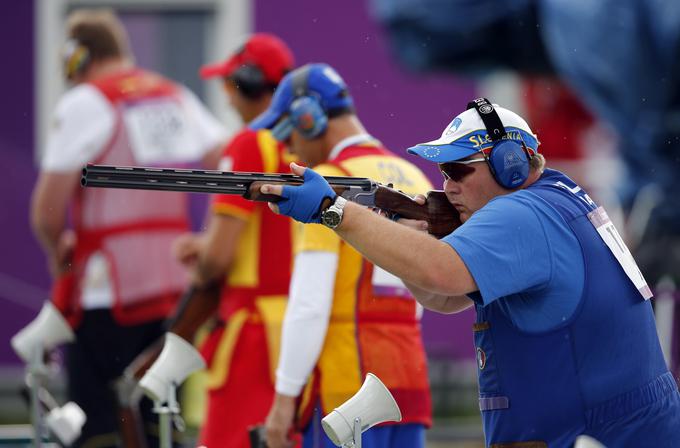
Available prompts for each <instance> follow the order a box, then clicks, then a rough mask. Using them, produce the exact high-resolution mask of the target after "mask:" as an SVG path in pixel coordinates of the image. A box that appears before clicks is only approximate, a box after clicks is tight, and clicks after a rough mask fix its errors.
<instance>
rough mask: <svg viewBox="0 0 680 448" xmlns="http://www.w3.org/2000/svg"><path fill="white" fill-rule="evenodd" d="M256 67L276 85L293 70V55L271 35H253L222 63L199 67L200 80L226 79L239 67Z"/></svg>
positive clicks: (279, 40) (281, 42)
mask: <svg viewBox="0 0 680 448" xmlns="http://www.w3.org/2000/svg"><path fill="white" fill-rule="evenodd" d="M246 64H252V65H256V66H257V67H258V68H259V69H260V70H262V73H263V74H264V76H265V78H266V79H267V81H269V82H271V83H273V84H278V83H279V81H281V78H283V76H284V75H285V74H286V73H288V72H289V71H290V70H292V69H293V65H294V64H295V62H294V61H293V54H292V53H291V51H290V49H289V48H288V46H287V45H286V44H285V43H283V41H282V40H281V39H279V38H278V37H276V36H274V35H273V34H266V33H258V34H253V35H252V36H251V37H250V39H248V41H246V43H245V44H244V45H243V47H241V49H240V50H239V51H237V52H236V53H234V54H233V55H232V56H231V57H230V58H229V59H227V60H226V61H224V62H217V63H215V64H209V65H204V66H203V67H201V72H200V73H201V77H202V78H204V79H205V78H212V77H214V76H222V77H228V76H230V75H231V74H232V73H234V71H236V69H238V68H239V67H241V66H243V65H246Z"/></svg>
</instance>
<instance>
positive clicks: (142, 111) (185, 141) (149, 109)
mask: <svg viewBox="0 0 680 448" xmlns="http://www.w3.org/2000/svg"><path fill="white" fill-rule="evenodd" d="M123 119H124V121H125V126H126V129H127V131H128V136H129V139H130V146H131V148H132V152H133V154H134V156H135V159H136V160H137V161H138V162H139V163H140V164H142V165H153V164H156V163H171V162H190V161H194V160H196V158H197V156H196V154H194V153H193V152H194V151H192V148H196V147H197V146H198V145H197V144H196V141H195V139H194V138H193V136H192V135H191V127H190V126H189V125H188V123H187V116H186V114H185V113H184V111H183V109H182V106H181V105H180V104H179V103H178V102H177V101H176V100H174V99H169V98H163V99H158V100H146V101H143V102H140V103H137V104H134V105H132V106H129V107H128V108H126V109H125V110H124V112H123Z"/></svg>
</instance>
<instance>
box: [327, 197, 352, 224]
mask: <svg viewBox="0 0 680 448" xmlns="http://www.w3.org/2000/svg"><path fill="white" fill-rule="evenodd" d="M345 204H347V199H345V198H343V197H342V196H337V197H336V198H335V202H333V204H331V206H330V207H328V208H327V209H326V210H324V211H322V212H321V224H323V225H324V226H326V227H328V228H330V229H335V228H336V227H338V226H339V225H340V223H341V222H342V214H343V210H344V208H345Z"/></svg>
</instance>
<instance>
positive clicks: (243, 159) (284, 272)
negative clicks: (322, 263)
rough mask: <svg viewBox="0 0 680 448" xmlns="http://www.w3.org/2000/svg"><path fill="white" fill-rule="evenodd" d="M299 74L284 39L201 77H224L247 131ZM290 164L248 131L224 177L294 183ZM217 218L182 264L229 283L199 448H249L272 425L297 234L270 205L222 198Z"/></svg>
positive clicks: (188, 238) (204, 279)
mask: <svg viewBox="0 0 680 448" xmlns="http://www.w3.org/2000/svg"><path fill="white" fill-rule="evenodd" d="M292 68H293V56H292V54H291V52H290V50H289V49H288V47H287V46H286V45H285V44H284V43H283V42H282V41H281V40H280V39H278V38H277V37H275V36H273V35H270V34H254V35H253V36H252V37H250V38H249V39H248V40H247V42H246V43H245V44H244V45H243V46H242V48H240V49H239V50H238V51H236V52H235V53H234V54H233V55H232V56H231V57H230V58H229V59H228V60H227V61H225V62H223V63H218V64H214V65H210V66H206V67H204V68H203V69H202V70H201V74H202V76H203V77H213V76H220V77H222V79H223V81H224V88H225V91H226V93H227V96H228V97H229V100H230V102H231V104H232V106H233V107H234V109H235V110H236V111H237V112H238V113H239V115H240V116H241V118H242V119H243V121H244V122H246V123H247V122H249V121H251V120H252V119H253V118H255V117H256V116H257V115H258V114H259V113H261V112H262V111H264V110H266V109H267V107H268V106H269V103H270V101H271V98H272V94H273V92H274V89H275V88H276V86H277V85H278V83H279V81H280V80H281V78H282V77H283V76H284V75H285V74H286V73H287V72H288V71H290V70H291V69H292ZM291 160H293V158H292V156H291V155H290V154H289V153H288V152H287V150H286V148H285V146H284V145H283V144H281V143H278V142H277V141H276V140H274V138H273V137H272V136H271V133H270V132H269V131H267V130H258V131H255V130H252V129H250V128H244V129H243V130H241V131H240V132H238V134H237V135H236V136H235V137H234V138H233V139H232V140H231V141H230V142H229V143H228V144H227V146H226V148H225V149H224V152H223V156H222V160H221V163H220V169H222V170H227V171H251V172H265V173H288V172H290V168H289V164H290V162H291ZM211 209H212V215H211V216H210V218H209V222H208V223H207V229H206V230H205V231H204V232H203V233H201V234H187V235H184V236H183V237H181V238H180V239H179V240H178V241H177V243H176V254H177V256H178V257H179V258H180V259H181V260H183V261H184V262H186V263H188V264H193V283H194V286H196V287H198V288H200V287H202V286H205V285H208V284H210V283H211V282H215V281H221V282H222V283H221V297H220V303H219V310H218V325H217V326H216V327H215V328H214V329H213V330H212V331H211V333H210V334H209V336H208V337H207V339H206V341H205V342H204V343H203V345H202V353H203V355H204V357H205V359H206V361H207V364H208V408H207V417H206V421H205V423H204V426H203V428H202V429H201V436H200V441H201V443H202V444H204V445H206V446H214V447H234V448H247V447H249V446H250V445H249V441H248V440H249V439H248V428H249V427H251V426H254V425H257V424H261V423H263V422H264V418H265V417H266V415H267V411H268V409H269V406H270V405H271V403H272V400H273V397H274V373H273V366H275V365H276V362H277V358H278V347H279V335H280V332H281V321H282V319H283V313H284V309H285V305H286V300H287V297H288V285H289V282H290V275H291V265H292V256H291V252H292V249H291V244H292V232H291V226H292V224H291V221H290V220H289V219H287V218H285V217H281V216H278V215H274V214H273V213H271V212H270V211H269V210H268V209H267V205H266V204H265V203H263V202H252V201H248V200H245V199H244V198H242V197H240V196H230V195H220V196H215V197H214V200H213V202H212V205H211ZM222 278H224V279H223V280H221V279H222ZM193 299H194V298H192V299H191V300H193ZM195 299H197V300H200V297H196V298H195Z"/></svg>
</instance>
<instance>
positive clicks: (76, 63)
mask: <svg viewBox="0 0 680 448" xmlns="http://www.w3.org/2000/svg"><path fill="white" fill-rule="evenodd" d="M89 62H90V52H89V50H88V49H87V47H85V46H84V45H82V44H81V43H80V42H78V41H77V40H76V39H69V40H68V41H66V44H64V75H65V76H66V78H67V79H73V78H74V77H75V76H76V75H77V74H78V73H81V72H82V71H83V70H85V67H87V64H88V63H89Z"/></svg>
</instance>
